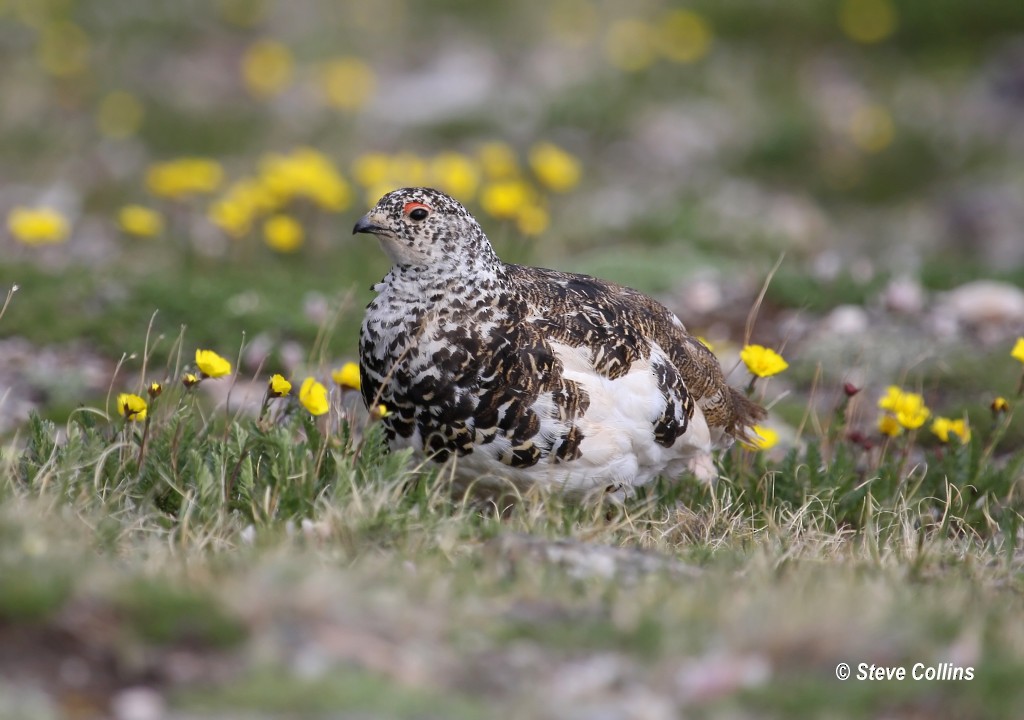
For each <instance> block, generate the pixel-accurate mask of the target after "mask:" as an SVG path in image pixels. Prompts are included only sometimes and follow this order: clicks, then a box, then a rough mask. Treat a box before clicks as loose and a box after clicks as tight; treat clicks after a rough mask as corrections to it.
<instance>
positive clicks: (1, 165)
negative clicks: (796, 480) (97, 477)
mask: <svg viewBox="0 0 1024 720" xmlns="http://www.w3.org/2000/svg"><path fill="white" fill-rule="evenodd" d="M0 62H2V63H3V67H4V72H3V73H2V74H0V97H2V102H0V212H2V213H3V215H4V217H6V218H7V223H6V228H5V231H4V232H3V235H2V237H0V257H2V261H0V289H6V288H8V287H10V286H12V285H14V284H17V285H18V286H19V288H20V289H19V291H18V292H17V293H16V294H15V296H14V298H13V299H12V301H11V303H10V306H9V308H8V310H7V312H6V314H5V315H4V316H3V318H2V320H0V366H2V365H5V364H6V365H7V367H8V370H7V371H6V372H4V371H0V386H2V385H7V386H8V387H9V388H11V389H12V390H13V395H14V396H18V395H19V393H21V395H22V396H23V397H22V400H23V404H25V405H28V404H32V403H36V404H38V403H46V404H48V405H50V406H52V407H59V406H61V405H62V404H63V405H67V406H73V405H74V404H76V403H78V402H81V401H82V396H83V394H85V395H87V394H88V392H89V391H90V390H91V391H93V392H95V391H96V390H97V389H99V388H103V389H104V390H105V388H106V385H107V383H109V379H110V372H109V371H110V369H111V367H112V364H113V361H116V360H117V358H119V357H121V355H122V354H123V353H135V354H136V356H137V357H136V359H135V360H133V361H130V362H129V363H128V367H135V368H136V369H137V368H138V366H139V364H140V363H141V360H140V359H139V356H141V353H142V351H143V345H144V342H145V337H146V329H147V326H148V325H149V323H150V320H151V317H152V315H153V313H154V312H155V311H159V313H158V315H157V316H156V318H155V320H154V321H153V327H154V337H155V336H157V335H162V336H164V340H162V341H161V342H162V345H161V347H162V349H163V350H164V351H168V350H169V348H170V346H171V345H172V341H173V340H174V338H176V337H177V336H178V335H179V332H180V328H181V327H182V326H187V329H186V331H185V341H184V347H185V353H184V354H185V355H186V356H188V355H189V353H190V351H191V348H192V347H196V346H205V347H212V348H215V349H217V350H218V351H219V352H222V353H223V354H226V355H230V354H231V353H233V352H235V349H237V348H238V347H239V346H240V344H241V342H242V338H243V333H244V337H245V339H246V342H247V343H248V344H249V352H248V354H243V370H249V371H252V370H254V369H255V368H256V367H257V366H259V365H260V363H263V362H265V363H266V364H265V365H264V367H265V368H281V367H283V368H285V369H286V370H287V369H289V368H293V367H295V366H298V365H301V364H303V363H311V364H316V363H317V362H320V363H323V362H334V361H336V360H338V359H341V358H350V357H351V356H352V354H353V352H354V348H355V339H356V335H357V328H358V323H359V320H360V316H361V309H362V306H363V305H364V304H365V303H366V302H367V301H368V299H369V297H370V291H369V285H370V284H371V283H372V282H374V281H376V280H377V279H379V278H380V277H381V276H382V275H383V274H384V273H385V272H386V270H387V263H386V261H385V258H384V256H383V254H382V253H380V251H379V249H378V248H377V247H376V246H375V244H373V242H372V240H368V239H367V238H365V237H362V236H360V237H352V236H351V235H350V228H351V227H352V224H353V223H354V221H355V219H356V218H357V217H358V216H359V215H360V214H361V213H362V212H364V211H365V210H366V209H367V208H368V207H369V206H370V205H372V203H373V202H374V201H375V200H376V199H377V197H379V195H380V194H382V193H383V192H385V191H386V190H389V189H391V188H393V187H396V186H401V185H407V184H430V185H437V186H441V187H443V188H445V189H447V190H449V191H450V192H452V193H453V194H455V195H456V196H457V197H458V198H459V199H460V200H462V201H463V202H464V203H465V204H466V205H467V206H468V207H469V208H470V209H471V210H472V211H473V212H474V213H475V214H476V215H477V216H478V217H479V219H480V220H481V222H482V224H483V225H484V227H485V229H486V230H487V232H488V234H489V236H490V237H491V239H492V240H493V241H494V243H495V244H496V246H497V247H498V250H499V252H500V253H501V254H502V256H503V257H505V258H506V259H508V260H514V261H528V262H531V263H535V264H543V265H548V266H555V267H559V268H563V269H568V270H575V271H581V272H591V273H594V274H600V275H603V276H606V277H609V278H611V279H614V280H618V281H621V282H624V283H627V284H630V285H634V286H637V287H640V288H641V289H644V290H646V291H650V292H654V293H658V294H659V297H662V298H663V299H665V300H666V303H667V304H669V305H670V306H672V307H673V309H676V310H678V311H679V312H680V314H681V316H682V317H683V318H684V320H686V321H687V322H688V323H689V324H690V325H691V327H692V328H693V329H695V330H697V331H701V332H703V331H708V330H709V331H710V332H711V335H712V339H718V338H721V337H727V338H731V339H732V340H733V341H734V342H739V341H741V340H742V325H743V320H744V319H745V314H746V310H747V309H748V308H749V307H750V305H751V303H752V302H753V298H754V297H755V296H756V295H757V292H758V290H759V288H760V285H761V283H762V282H763V280H764V278H765V276H766V275H767V274H768V271H769V269H770V268H771V266H772V265H773V264H774V262H775V261H776V260H777V259H778V257H779V256H780V254H782V253H785V259H784V262H783V264H782V267H781V269H780V271H779V273H778V275H777V276H776V278H775V280H774V281H773V284H772V286H771V287H770V289H769V293H768V298H767V302H766V305H765V308H764V310H763V322H764V327H763V329H762V331H761V334H762V338H766V339H768V340H772V339H784V338H785V337H788V336H789V335H791V334H792V332H793V331H792V329H791V328H789V329H787V326H786V325H785V324H784V321H786V318H787V317H789V316H788V315H787V312H789V311H791V310H799V311H801V312H809V313H824V312H826V311H828V310H830V309H831V308H833V307H835V306H836V305H840V304H843V303H853V304H860V305H865V304H867V305H870V304H871V303H872V302H874V301H875V299H876V298H877V297H878V293H879V292H880V291H881V290H882V289H883V288H885V287H886V285H887V283H890V282H891V281H892V280H893V279H894V278H904V277H909V278H912V279H913V281H914V282H916V283H918V284H919V287H920V288H921V289H922V290H923V292H925V293H930V292H932V291H936V290H945V289H948V288H952V287H955V286H956V285H958V284H961V283H964V282H966V281H968V280H972V279H975V278H980V277H986V278H996V279H1002V280H1008V281H1009V282H1010V283H1012V284H1018V285H1020V284H1022V281H1024V270H1022V269H1021V267H1022V265H1024V230H1022V228H1024V162H1022V160H1024V3H1020V2H1008V1H1007V0H977V1H976V2H971V3H966V2H955V1H954V0H899V1H894V0H840V1H836V2H820V1H812V0H777V1H774V2H773V1H769V0H758V1H742V2H741V1H739V0H714V1H712V0H699V1H695V2H685V3H684V2H669V1H654V0H648V1H643V2H631V3H615V2H594V1H591V0H555V1H554V2H541V1H540V0H536V1H533V0H526V1H523V2H516V3H479V2H468V1H466V0H445V1H438V2H419V3H416V2H403V1H402V0H380V1H373V2H371V1H369V0H365V1H357V0H351V1H349V0H330V1H328V0H289V1H288V2H284V1H283V0H281V1H277V2H275V1H274V0H175V1H173V2H172V1H170V0H163V1H152V2H145V3H140V2H137V1H136V0H88V1H85V0H77V1H76V0H0ZM708 278H710V279H711V281H712V282H711V283H710V285H708V284H707V283H706V282H705V281H707V280H708ZM695 288H696V290H695ZM701 289H706V290H707V292H709V293H711V295H712V296H713V300H714V301H713V302H712V301H707V298H706V297H705V296H704V295H702V294H701ZM924 297H925V298H926V300H925V302H924V303H923V305H924V307H917V308H913V310H914V312H917V313H919V314H920V313H926V312H927V310H928V305H929V302H930V301H929V298H931V297H933V296H931V295H927V294H926V295H925V296H924ZM919 304H922V303H919ZM730 309H731V310H732V311H731V312H730ZM919 317H923V316H921V315H919ZM332 318H337V319H338V322H337V324H336V325H334V324H333V323H332ZM713 323H717V324H713ZM773 323H774V324H773ZM916 324H925V323H924V322H923V321H922V322H921V323H916V322H915V325H916ZM325 327H333V328H334V329H333V331H332V332H330V333H328V334H327V335H326V336H325V337H322V338H321V340H322V342H320V343H315V339H316V338H317V337H318V333H320V332H321V330H322V329H323V328H325ZM901 332H902V331H900V330H899V329H898V328H897V330H896V332H895V337H897V338H900V337H901ZM983 339H984V338H983ZM995 339H997V340H998V339H1001V336H999V337H998V338H995ZM989 340H993V338H989ZM43 348H48V350H47V352H49V353H50V355H46V354H45V353H44V351H43ZM998 352H999V356H1000V357H1001V358H1002V357H1004V356H1005V351H1004V350H1002V349H1000V350H999V351H998ZM54 353H55V355H54ZM41 358H42V360H41ZM82 358H88V362H85V361H84V360H82ZM133 363H134V365H133ZM16 366H17V367H18V368H21V370H20V371H18V372H15V371H14V370H13V369H12V368H15V367H16ZM892 380H893V378H891V377H890V378H888V380H887V381H890V382H891V381H892ZM26 388H27V389H26ZM15 399H17V398H15ZM12 403H14V406H13V410H14V411H15V414H18V413H20V412H21V409H20V408H21V407H22V406H21V405H18V403H15V402H14V400H9V402H8V410H11V409H12Z"/></svg>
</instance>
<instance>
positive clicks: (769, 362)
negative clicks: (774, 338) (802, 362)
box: [740, 345, 789, 377]
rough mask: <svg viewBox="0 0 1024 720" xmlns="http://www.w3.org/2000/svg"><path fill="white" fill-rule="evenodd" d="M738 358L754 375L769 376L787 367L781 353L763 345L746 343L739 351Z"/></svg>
mask: <svg viewBox="0 0 1024 720" xmlns="http://www.w3.org/2000/svg"><path fill="white" fill-rule="evenodd" d="M740 359H741V360H742V361H743V364H744V365H746V366H747V370H749V371H750V372H751V374H752V375H754V376H756V377H771V376H772V375H778V374H779V373H780V372H782V371H783V370H785V369H786V368H788V367H789V363H787V362H786V361H785V359H783V357H782V356H781V355H779V354H778V353H777V352H775V351H774V350H772V349H770V348H766V347H764V346H763V345H747V346H746V347H744V348H743V349H742V350H741V351H740Z"/></svg>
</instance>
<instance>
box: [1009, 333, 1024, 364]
mask: <svg viewBox="0 0 1024 720" xmlns="http://www.w3.org/2000/svg"><path fill="white" fill-rule="evenodd" d="M1010 357H1012V358H1013V359H1014V360H1019V361H1020V362H1022V363H1024V337H1019V338H1017V342H1015V343H1014V344H1013V349H1012V350H1010Z"/></svg>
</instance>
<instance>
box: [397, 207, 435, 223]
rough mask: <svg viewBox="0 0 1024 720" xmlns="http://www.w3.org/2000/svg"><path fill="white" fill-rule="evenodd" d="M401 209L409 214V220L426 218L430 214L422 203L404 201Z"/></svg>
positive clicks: (428, 209)
mask: <svg viewBox="0 0 1024 720" xmlns="http://www.w3.org/2000/svg"><path fill="white" fill-rule="evenodd" d="M402 211H403V212H405V214H406V215H408V216H409V219H410V220H417V221H418V220H426V219H427V216H428V215H429V214H430V208H429V207H427V206H426V205H424V204H423V203H418V202H410V203H406V204H405V207H403V208H402Z"/></svg>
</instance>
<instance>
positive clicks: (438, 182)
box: [429, 152, 480, 202]
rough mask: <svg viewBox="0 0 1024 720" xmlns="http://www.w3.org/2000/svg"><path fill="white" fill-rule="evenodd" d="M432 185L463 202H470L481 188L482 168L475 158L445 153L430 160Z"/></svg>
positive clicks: (455, 153)
mask: <svg viewBox="0 0 1024 720" xmlns="http://www.w3.org/2000/svg"><path fill="white" fill-rule="evenodd" d="M429 175H430V181H431V184H432V185H434V186H435V187H437V188H438V189H440V190H443V191H445V192H446V193H448V194H449V195H451V196H453V197H455V198H457V199H459V200H460V201H462V202H469V201H470V200H472V199H473V197H474V196H475V195H476V191H477V188H478V187H479V186H480V168H479V166H478V165H477V163H476V162H475V161H474V160H473V158H471V157H469V156H468V155H463V154H462V153H457V152H443V153H440V154H438V155H436V156H434V157H433V158H431V160H430V169H429Z"/></svg>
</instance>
